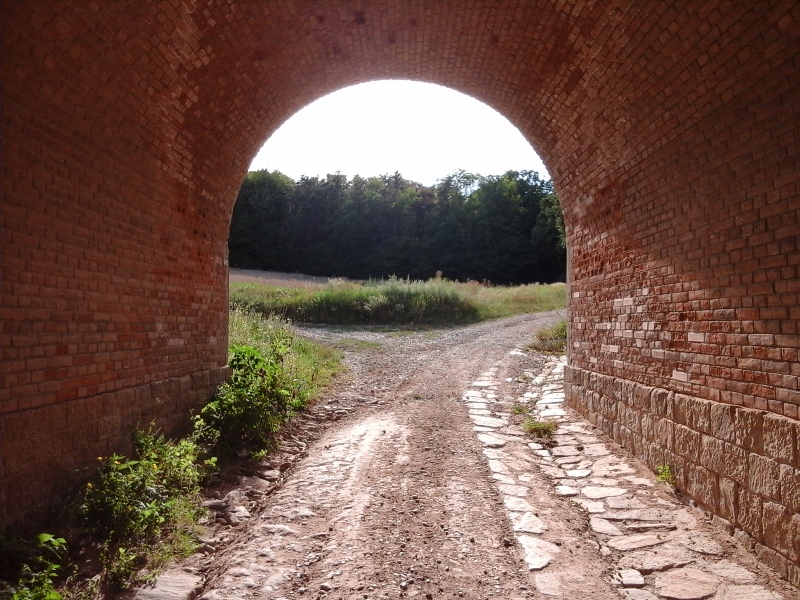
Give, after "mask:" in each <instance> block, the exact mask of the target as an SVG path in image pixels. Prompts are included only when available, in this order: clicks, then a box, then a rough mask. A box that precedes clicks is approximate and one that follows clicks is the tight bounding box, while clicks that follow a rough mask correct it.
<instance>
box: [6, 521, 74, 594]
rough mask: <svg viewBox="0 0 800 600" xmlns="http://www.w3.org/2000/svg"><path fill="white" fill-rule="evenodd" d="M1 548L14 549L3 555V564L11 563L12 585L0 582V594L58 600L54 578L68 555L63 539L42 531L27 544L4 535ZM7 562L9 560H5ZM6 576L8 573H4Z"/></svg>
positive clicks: (7, 550)
mask: <svg viewBox="0 0 800 600" xmlns="http://www.w3.org/2000/svg"><path fill="white" fill-rule="evenodd" d="M0 550H2V553H3V554H6V552H15V554H14V555H13V556H12V555H10V554H9V555H8V556H6V557H4V560H3V561H2V562H3V565H2V566H3V567H8V566H9V565H10V563H14V562H16V565H14V566H15V567H16V568H15V569H14V571H15V572H14V573H13V576H12V577H10V578H11V579H13V580H15V583H13V584H12V585H5V586H3V585H0V596H2V597H7V598H10V599H11V600H61V599H62V596H61V594H60V593H59V592H58V591H57V590H56V588H55V580H56V577H57V576H58V572H59V571H60V570H61V563H62V562H63V561H64V560H65V558H66V554H67V542H66V540H64V538H61V537H56V536H54V535H52V534H50V533H42V534H40V535H39V536H37V538H36V540H35V541H34V542H33V543H32V544H30V543H25V542H23V541H21V540H19V539H14V538H12V537H10V536H7V535H6V534H5V533H4V534H3V539H2V540H1V541H0ZM6 560H8V561H9V563H7V562H6ZM5 576H6V577H8V575H7V574H6V575H5Z"/></svg>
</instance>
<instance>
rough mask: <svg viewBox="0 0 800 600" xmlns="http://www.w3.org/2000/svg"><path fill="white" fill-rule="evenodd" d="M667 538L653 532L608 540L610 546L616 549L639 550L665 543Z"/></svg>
mask: <svg viewBox="0 0 800 600" xmlns="http://www.w3.org/2000/svg"><path fill="white" fill-rule="evenodd" d="M665 541H666V540H662V539H661V538H660V537H658V536H657V535H655V534H653V533H636V534H633V535H625V536H622V537H616V538H612V539H610V540H608V546H609V547H610V548H613V549H614V550H638V549H639V548H646V547H648V546H657V545H658V544H663V543H664V542H665Z"/></svg>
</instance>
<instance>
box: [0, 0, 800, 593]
mask: <svg viewBox="0 0 800 600" xmlns="http://www.w3.org/2000/svg"><path fill="white" fill-rule="evenodd" d="M2 14H3V19H2V23H1V24H0V28H1V29H0V35H2V51H1V52H0V57H2V58H0V61H2V62H1V63H0V72H1V73H2V79H1V81H2V89H1V94H2V111H1V114H2V117H1V118H2V162H3V178H2V193H3V195H2V205H1V206H0V215H1V217H0V223H2V229H1V231H2V254H1V256H2V263H1V264H0V269H1V270H2V274H1V281H2V283H1V284H0V285H2V308H1V310H2V319H1V322H2V325H1V326H0V352H2V363H0V364H1V365H2V366H1V369H0V377H2V385H0V388H1V389H0V485H1V486H2V487H1V488H0V518H2V520H3V521H5V522H8V523H16V524H19V523H23V524H24V523H32V522H36V521H37V519H41V518H42V515H44V514H45V513H46V510H47V507H48V506H51V505H52V504H53V503H54V502H56V501H57V499H58V498H59V497H60V496H61V495H62V494H64V493H66V492H68V491H69V489H70V486H72V485H75V484H76V482H79V481H80V480H81V478H82V477H84V474H85V473H86V472H87V470H88V469H90V468H93V465H94V463H95V460H96V459H95V457H96V456H98V455H101V454H107V453H109V452H111V451H112V450H124V449H125V447H126V446H127V444H128V443H129V442H128V440H129V435H130V432H131V430H132V429H133V428H134V427H135V426H136V425H137V424H142V423H147V422H149V421H150V420H153V419H155V420H157V422H158V423H159V424H160V425H161V426H162V427H164V428H165V429H167V430H169V431H177V430H180V429H181V427H184V426H185V424H186V421H187V415H188V412H189V410H190V409H191V408H193V407H196V406H198V404H199V403H201V402H202V401H203V400H205V399H207V398H208V397H209V396H210V395H211V393H212V392H213V390H214V388H215V386H216V385H217V384H218V383H219V382H220V381H221V380H222V379H223V378H224V376H225V374H226V369H225V363H226V355H227V352H226V346H227V281H228V278H227V270H228V266H227V237H228V229H229V223H230V216H231V212H232V209H233V203H234V200H235V198H236V193H237V190H238V188H239V185H240V184H241V181H242V178H243V176H244V174H245V172H246V170H247V166H248V164H249V162H250V160H251V158H252V157H253V156H254V155H255V153H256V151H257V150H258V148H259V147H260V145H261V144H262V143H263V142H264V140H265V139H266V138H267V137H268V136H269V135H270V134H271V133H272V132H273V131H274V130H275V129H276V128H277V127H278V126H279V125H280V124H281V123H282V122H283V121H285V120H286V119H287V118H288V117H289V116H291V115H292V114H293V113H294V112H296V111H297V110H299V109H300V108H302V107H303V106H305V105H307V104H308V103H310V102H312V101H313V100H315V99H316V98H318V97H320V96H321V95H323V94H326V93H329V92H332V91H334V90H337V89H340V88H341V87H343V86H346V85H351V84H355V83H360V82H365V81H371V80H376V79H385V78H402V79H413V80H420V81H428V82H433V83H437V84H441V85H445V86H448V87H450V88H453V89H456V90H458V91H461V92H464V93H466V94H469V95H472V96H474V97H475V98H478V99H480V100H482V101H483V102H485V103H487V104H489V105H490V106H492V107H494V108H495V109H496V110H498V111H499V112H501V113H502V114H503V115H505V116H506V117H507V118H508V119H509V120H511V122H512V123H514V124H515V125H516V126H517V127H518V128H519V129H520V131H521V132H522V133H523V134H524V135H525V137H526V138H527V139H528V140H529V141H530V143H531V144H532V145H533V146H534V147H535V148H536V150H537V151H538V152H539V154H540V155H541V156H542V158H543V160H544V162H545V164H546V165H547V167H548V170H549V171H550V173H551V174H552V177H553V179H554V182H555V185H556V188H557V190H558V192H559V195H560V198H561V201H562V204H563V209H564V215H565V221H566V227H567V233H568V244H569V248H570V267H569V280H570V301H569V312H570V345H569V367H568V369H567V388H568V401H569V402H570V404H571V406H572V407H573V408H574V409H576V410H578V411H579V412H581V413H583V414H584V415H586V416H587V417H588V418H589V419H590V420H591V421H592V422H593V423H595V424H597V425H598V426H599V427H601V428H602V429H603V430H604V431H605V432H606V433H608V434H609V435H611V436H612V437H613V438H614V439H615V440H616V441H617V442H619V443H620V444H621V445H623V446H624V447H626V448H628V449H630V450H631V451H632V452H634V453H635V454H636V455H637V456H639V457H640V458H642V459H643V460H644V461H645V462H646V463H647V464H648V465H650V466H651V467H654V466H656V465H661V464H669V465H671V466H672V468H673V469H674V470H675V472H676V473H677V475H678V483H679V487H680V489H681V490H682V491H683V492H684V493H685V494H687V495H688V496H690V497H691V498H693V499H694V500H696V501H697V502H698V503H699V504H700V505H702V506H704V507H706V508H708V509H709V510H711V511H712V512H713V513H714V514H715V515H717V516H716V519H717V520H718V521H719V524H720V525H721V526H722V527H724V528H726V529H727V530H728V531H729V532H731V533H735V534H736V535H737V536H739V538H740V539H742V540H743V541H745V542H746V543H748V544H750V545H751V547H752V548H753V549H755V550H756V551H757V553H758V554H759V556H760V557H761V558H762V559H763V560H764V561H765V562H767V563H768V564H770V565H771V566H773V567H775V568H776V569H777V570H778V571H779V572H781V573H782V574H783V575H784V576H785V577H787V578H789V579H790V581H792V582H793V583H794V584H795V585H800V469H799V468H798V462H799V461H800V421H798V410H799V408H800V391H798V389H799V388H800V383H799V382H800V361H798V351H799V350H800V302H799V300H800V241H799V240H800V226H799V225H798V221H799V220H800V219H798V217H800V158H798V157H800V5H798V4H797V2H796V1H795V0H784V1H778V0H775V1H768V0H763V1H756V2H749V3H745V2H736V1H733V0H729V1H723V0H709V1H706V2H692V1H689V0H683V1H682V0H678V1H676V2H669V3H666V2H630V0H625V1H622V0H608V1H605V2H591V1H578V2H569V3H568V2H551V1H549V0H548V1H545V0H536V1H529V0H528V1H522V0H519V1H514V0H508V1H506V0H500V1H494V2H488V1H484V0H469V1H463V0H450V1H446V0H442V1H437V2H423V1H422V0H409V1H403V2H400V1H397V0H374V1H370V2H353V1H349V0H330V1H327V2H315V1H311V0H308V1H304V0H294V1H292V0H275V1H263V2H244V1H237V0H215V1H210V0H208V1H202V0H198V1H196V2H195V1H190V0H174V1H160V2H159V1H155V0H153V1H150V2H141V1H140V0H136V1H132V0H129V1H127V2H123V1H119V2H67V1H61V2H59V1H55V0H53V1H49V0H36V1H32V2H12V1H10V0H3V2H2Z"/></svg>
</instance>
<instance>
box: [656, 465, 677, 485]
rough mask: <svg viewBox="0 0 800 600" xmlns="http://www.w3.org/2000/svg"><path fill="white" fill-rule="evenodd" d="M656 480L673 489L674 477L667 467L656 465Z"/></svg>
mask: <svg viewBox="0 0 800 600" xmlns="http://www.w3.org/2000/svg"><path fill="white" fill-rule="evenodd" d="M656 480H657V481H658V482H659V483H664V484H666V485H668V486H670V487H675V483H676V480H675V475H674V474H673V472H672V469H671V468H670V466H669V465H658V466H657V467H656Z"/></svg>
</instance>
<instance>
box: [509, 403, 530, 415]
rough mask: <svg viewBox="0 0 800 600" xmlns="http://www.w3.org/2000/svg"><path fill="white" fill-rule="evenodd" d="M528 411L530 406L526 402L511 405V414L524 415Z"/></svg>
mask: <svg viewBox="0 0 800 600" xmlns="http://www.w3.org/2000/svg"><path fill="white" fill-rule="evenodd" d="M527 412H528V407H527V406H525V405H524V404H512V405H511V414H512V415H524V414H525V413H527Z"/></svg>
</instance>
